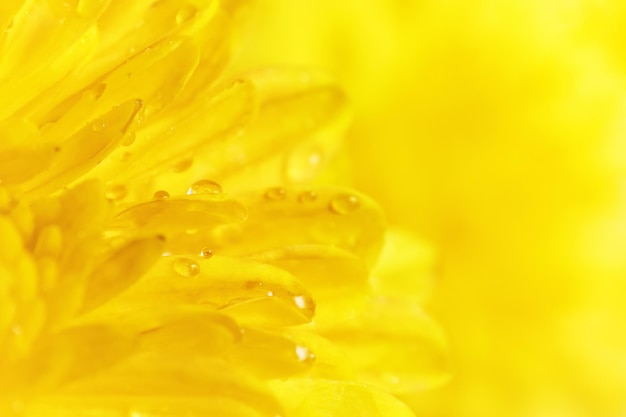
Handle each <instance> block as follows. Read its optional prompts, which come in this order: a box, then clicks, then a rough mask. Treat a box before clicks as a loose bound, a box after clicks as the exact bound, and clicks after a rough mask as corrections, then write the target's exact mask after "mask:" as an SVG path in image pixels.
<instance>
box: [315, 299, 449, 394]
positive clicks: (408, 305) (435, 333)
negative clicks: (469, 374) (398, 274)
mask: <svg viewBox="0 0 626 417" xmlns="http://www.w3.org/2000/svg"><path fill="white" fill-rule="evenodd" d="M320 333H321V334H322V335H323V336H324V337H327V338H328V339H329V340H331V341H332V342H333V343H335V344H336V345H337V346H338V347H340V348H342V349H343V350H344V351H346V352H348V353H349V355H350V359H351V361H352V363H353V365H354V368H355V371H356V374H357V377H358V380H360V381H362V382H365V383H368V384H371V385H374V386H378V387H380V388H382V389H384V390H386V391H389V392H393V393H397V394H400V393H407V392H415V391H421V390H424V389H426V388H430V387H433V386H438V385H440V384H442V383H443V382H445V381H447V379H448V377H449V370H448V357H447V342H446V340H445V337H444V335H443V332H442V330H441V328H440V327H439V326H438V325H436V324H435V323H434V322H433V321H432V319H431V318H430V317H428V316H427V315H426V314H425V313H424V312H423V311H422V310H421V309H420V308H419V307H418V306H417V305H416V304H415V302H414V301H413V300H411V299H399V298H376V299H372V300H371V301H370V303H369V304H368V305H366V306H365V309H364V311H362V312H361V314H359V315H358V316H356V317H354V319H353V320H350V321H343V322H336V323H334V325H331V326H328V327H327V328H325V329H320Z"/></svg>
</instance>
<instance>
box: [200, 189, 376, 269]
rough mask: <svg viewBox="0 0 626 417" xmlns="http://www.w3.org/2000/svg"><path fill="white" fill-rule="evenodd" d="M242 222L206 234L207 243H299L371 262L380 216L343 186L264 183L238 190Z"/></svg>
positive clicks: (222, 246)
mask: <svg viewBox="0 0 626 417" xmlns="http://www.w3.org/2000/svg"><path fill="white" fill-rule="evenodd" d="M238 199H239V201H241V202H242V204H244V205H246V206H247V207H248V209H249V216H248V219H247V221H246V222H244V223H242V224H241V225H240V226H239V229H238V230H237V231H236V233H232V234H229V236H228V238H224V236H221V235H215V236H213V237H212V240H211V242H210V245H209V246H210V247H213V248H215V249H216V251H220V252H224V253H227V254H232V255H250V254H253V253H257V252H263V251H267V250H272V249H277V248H282V247H287V246H293V245H299V244H318V245H329V246H335V247H338V248H341V249H343V250H345V251H347V252H350V253H353V254H355V255H356V256H358V257H360V258H362V259H363V260H364V261H365V263H366V264H367V265H368V266H370V265H372V264H373V263H374V262H375V261H376V259H377V257H378V253H379V251H380V248H381V246H382V239H383V233H384V218H383V215H382V212H381V210H380V208H379V207H378V206H377V205H376V204H375V203H374V202H373V201H372V200H371V199H370V198H368V197H366V196H365V195H363V194H360V193H357V192H355V191H352V190H349V189H342V188H338V187H323V188H322V187H318V188H315V189H313V190H311V189H302V188H287V187H285V188H283V187H277V188H270V189H268V190H266V191H265V192H264V193H254V194H253V193H250V194H245V195H241V196H240V197H239V198H238Z"/></svg>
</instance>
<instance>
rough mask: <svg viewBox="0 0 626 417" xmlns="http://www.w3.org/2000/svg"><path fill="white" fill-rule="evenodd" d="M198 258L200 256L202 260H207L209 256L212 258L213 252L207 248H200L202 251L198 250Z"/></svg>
mask: <svg viewBox="0 0 626 417" xmlns="http://www.w3.org/2000/svg"><path fill="white" fill-rule="evenodd" d="M200 256H202V257H203V258H206V259H209V258H210V257H211V256H213V250H212V249H210V248H207V247H204V248H202V250H200Z"/></svg>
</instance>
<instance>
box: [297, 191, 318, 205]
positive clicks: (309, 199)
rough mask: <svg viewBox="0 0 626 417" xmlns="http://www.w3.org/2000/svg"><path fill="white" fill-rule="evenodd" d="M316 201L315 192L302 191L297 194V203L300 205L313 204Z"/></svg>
mask: <svg viewBox="0 0 626 417" xmlns="http://www.w3.org/2000/svg"><path fill="white" fill-rule="evenodd" d="M316 200H317V193H316V192H315V191H311V190H308V191H302V192H301V193H300V194H298V201H299V202H300V203H313V202H315V201H316Z"/></svg>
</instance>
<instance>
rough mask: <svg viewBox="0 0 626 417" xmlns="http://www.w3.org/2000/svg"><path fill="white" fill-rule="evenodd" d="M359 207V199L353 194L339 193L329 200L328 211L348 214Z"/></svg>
mask: <svg viewBox="0 0 626 417" xmlns="http://www.w3.org/2000/svg"><path fill="white" fill-rule="evenodd" d="M359 207H361V200H359V197H357V196H355V195H354V194H348V193H345V194H339V195H336V196H334V197H333V198H332V200H330V204H329V208H330V211H332V212H333V213H336V214H350V213H353V212H355V211H357V210H358V209H359Z"/></svg>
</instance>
